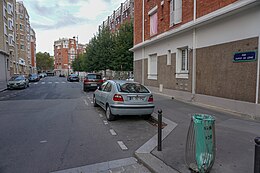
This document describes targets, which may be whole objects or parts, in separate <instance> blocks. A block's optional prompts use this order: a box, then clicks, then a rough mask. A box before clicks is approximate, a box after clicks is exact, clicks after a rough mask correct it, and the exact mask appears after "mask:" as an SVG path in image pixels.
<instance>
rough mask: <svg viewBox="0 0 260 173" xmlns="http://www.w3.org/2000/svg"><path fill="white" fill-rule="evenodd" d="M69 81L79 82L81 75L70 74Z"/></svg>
mask: <svg viewBox="0 0 260 173" xmlns="http://www.w3.org/2000/svg"><path fill="white" fill-rule="evenodd" d="M67 81H69V82H74V81H75V82H79V77H78V75H76V74H71V75H69V76H68V78H67Z"/></svg>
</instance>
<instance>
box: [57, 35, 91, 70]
mask: <svg viewBox="0 0 260 173" xmlns="http://www.w3.org/2000/svg"><path fill="white" fill-rule="evenodd" d="M85 50H86V45H84V44H79V43H78V38H76V37H73V38H62V39H59V40H57V41H55V42H54V71H56V74H57V75H59V74H64V75H68V74H71V73H73V69H72V67H71V64H72V62H73V60H74V59H75V58H76V57H78V55H79V54H82V53H85Z"/></svg>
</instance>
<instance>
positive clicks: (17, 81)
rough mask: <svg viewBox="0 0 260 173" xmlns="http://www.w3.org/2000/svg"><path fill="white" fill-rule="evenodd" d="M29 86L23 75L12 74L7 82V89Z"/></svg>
mask: <svg viewBox="0 0 260 173" xmlns="http://www.w3.org/2000/svg"><path fill="white" fill-rule="evenodd" d="M27 87H29V80H28V79H27V78H26V77H25V76H24V75H18V76H13V77H12V78H11V79H10V80H9V81H8V82H7V88H8V89H16V88H24V89H25V88H27Z"/></svg>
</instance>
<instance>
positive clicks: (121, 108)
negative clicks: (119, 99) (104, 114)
mask: <svg viewBox="0 0 260 173" xmlns="http://www.w3.org/2000/svg"><path fill="white" fill-rule="evenodd" d="M110 109H111V113H112V114H114V115H150V114H152V113H153V111H154V105H153V104H151V105H111V106H110Z"/></svg>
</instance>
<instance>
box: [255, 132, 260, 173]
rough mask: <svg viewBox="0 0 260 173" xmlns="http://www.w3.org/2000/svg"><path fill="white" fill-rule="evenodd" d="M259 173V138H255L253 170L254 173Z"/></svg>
mask: <svg viewBox="0 0 260 173" xmlns="http://www.w3.org/2000/svg"><path fill="white" fill-rule="evenodd" d="M259 172H260V137H256V138H255V169H254V173H259Z"/></svg>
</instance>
